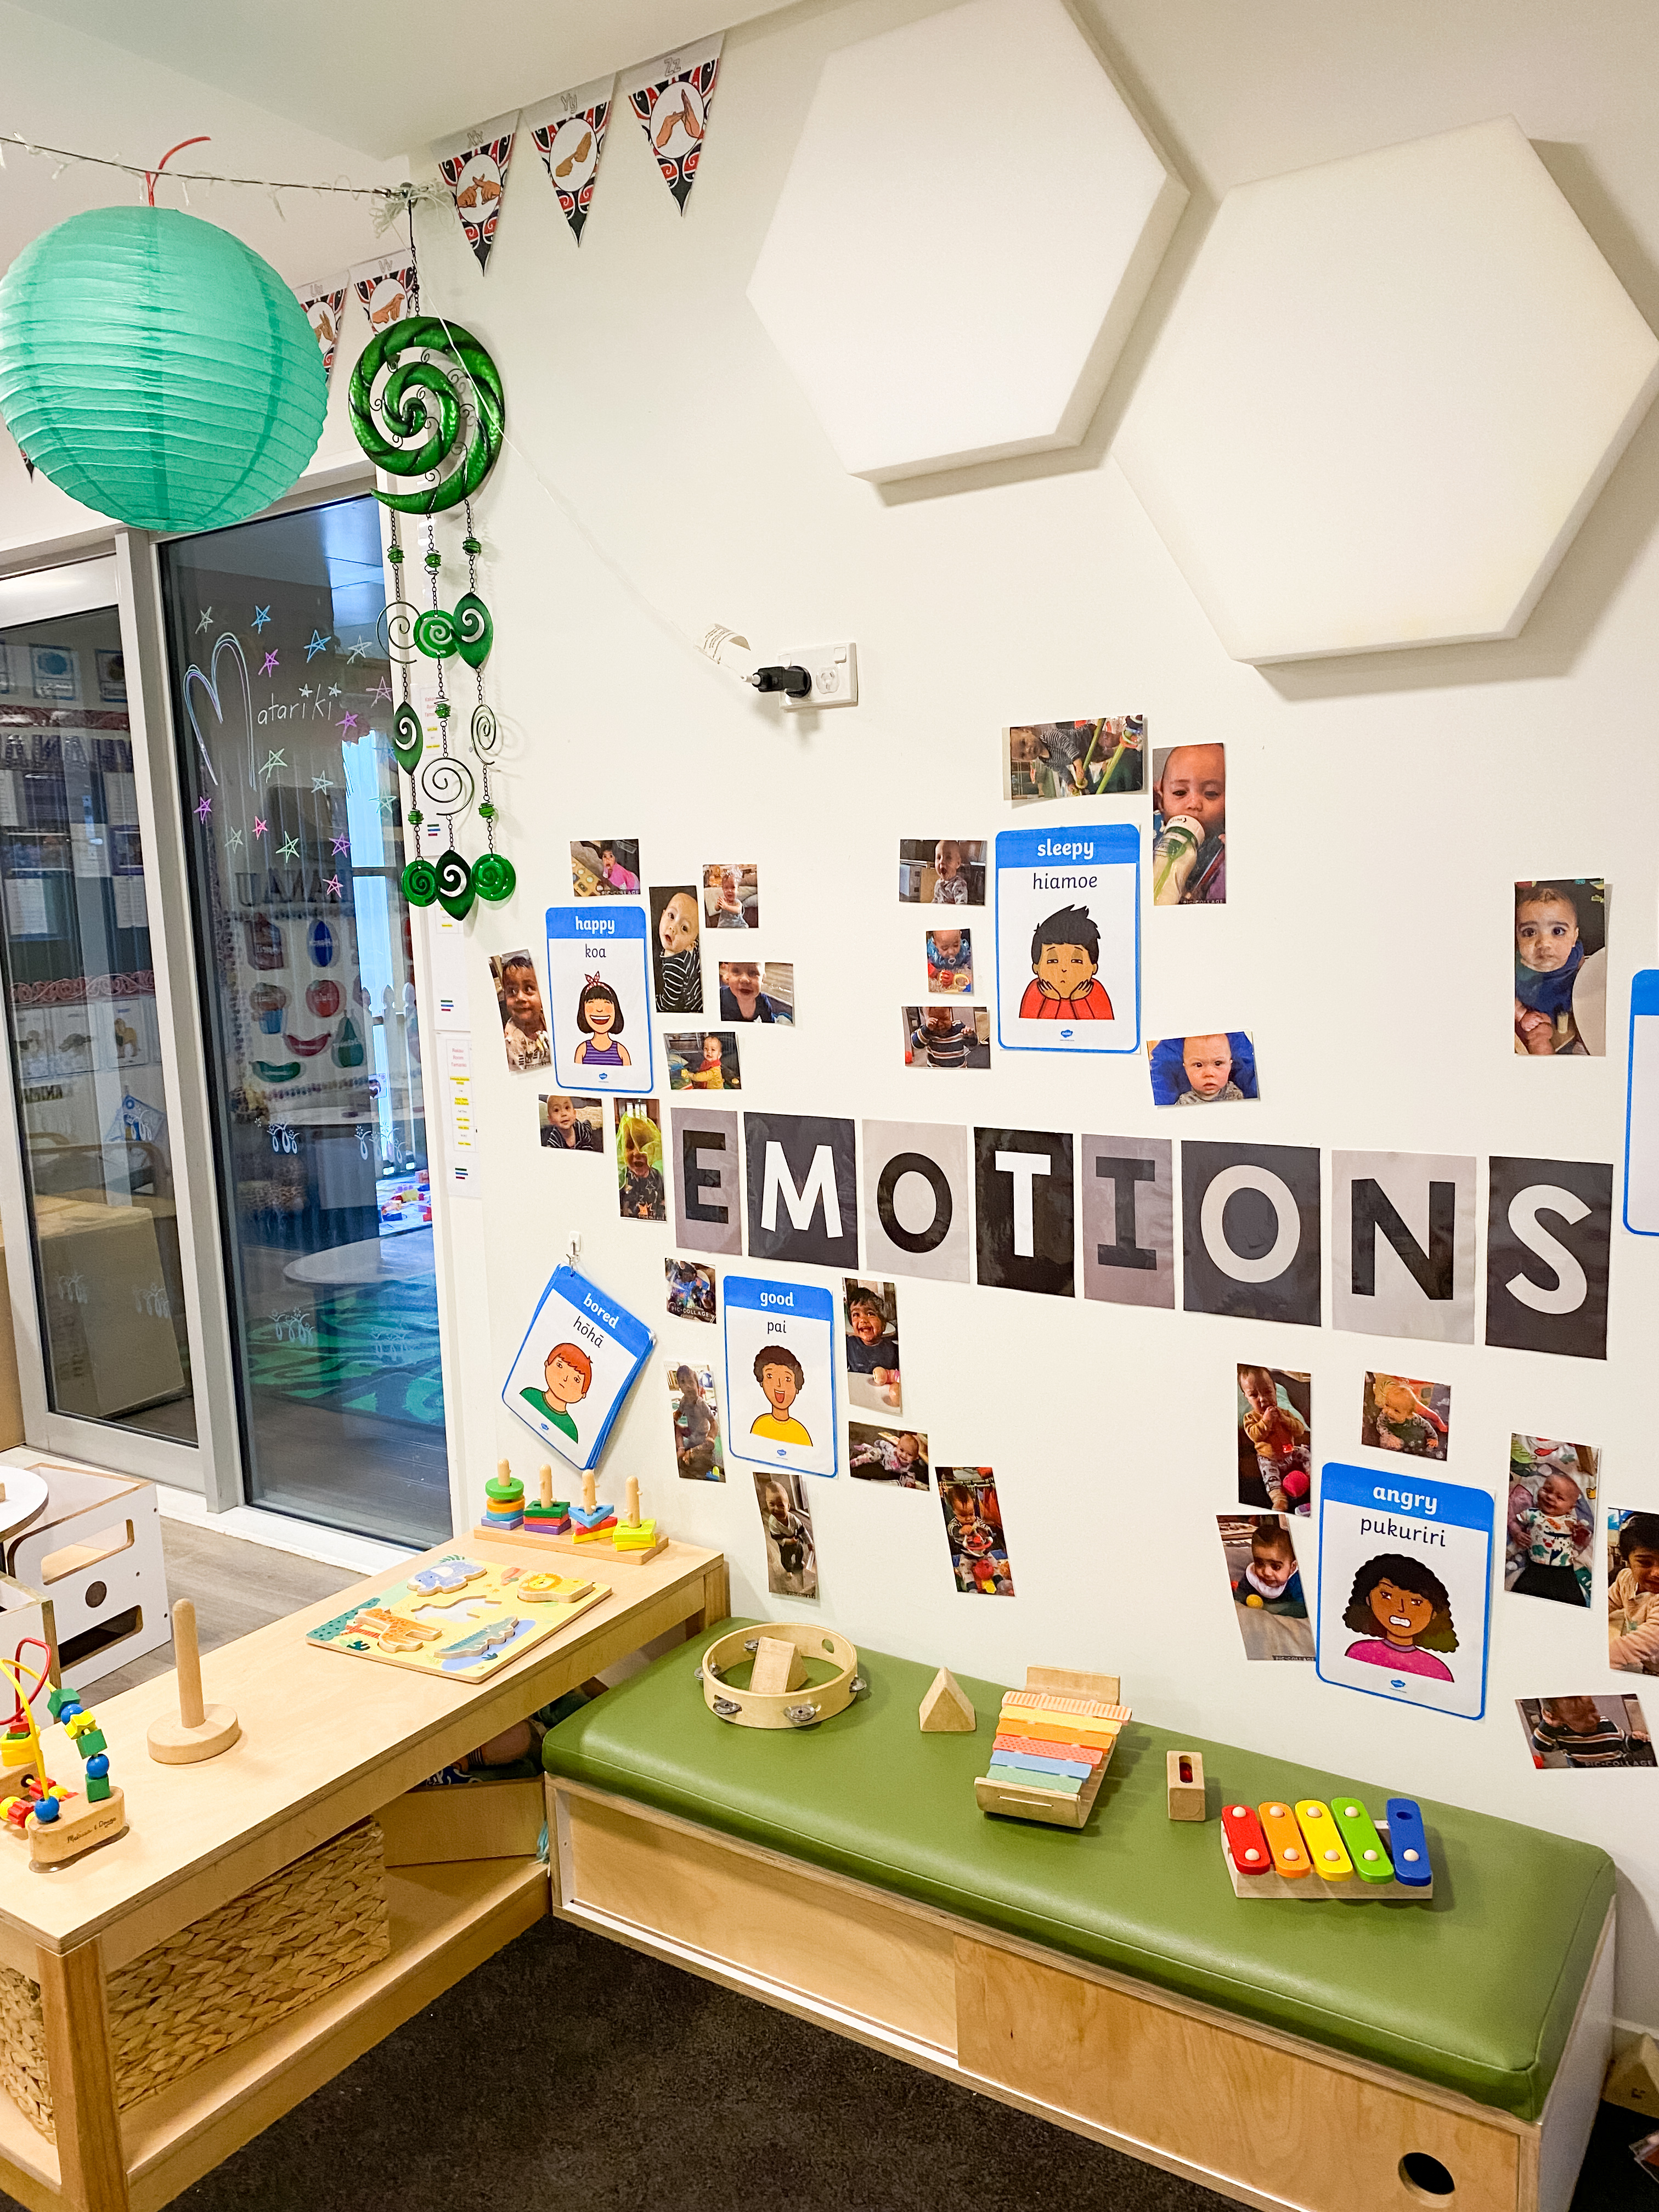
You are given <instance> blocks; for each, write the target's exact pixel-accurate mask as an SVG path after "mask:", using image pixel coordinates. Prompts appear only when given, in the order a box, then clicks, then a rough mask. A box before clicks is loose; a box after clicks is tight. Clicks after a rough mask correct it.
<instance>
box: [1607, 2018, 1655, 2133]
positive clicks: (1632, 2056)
mask: <svg viewBox="0 0 1659 2212" xmlns="http://www.w3.org/2000/svg"><path fill="white" fill-rule="evenodd" d="M1601 2094H1602V2096H1603V2098H1604V2099H1605V2100H1606V2101H1607V2103H1608V2104H1609V2105H1622V2106H1624V2108H1625V2110H1626V2112H1645V2113H1646V2114H1647V2116H1648V2118H1650V2119H1651V2120H1659V2045H1656V2043H1655V2042H1654V2039H1653V2038H1652V2037H1651V2036H1650V2035H1640V2036H1638V2038H1637V2039H1636V2041H1635V2042H1634V2043H1632V2045H1631V2046H1630V2048H1629V2050H1627V2051H1626V2053H1625V2055H1624V2057H1622V2058H1618V2059H1615V2060H1614V2061H1613V2069H1612V2071H1611V2072H1610V2073H1609V2074H1608V2075H1607V2081H1606V2082H1605V2083H1604V2084H1603V2086H1602V2090H1601Z"/></svg>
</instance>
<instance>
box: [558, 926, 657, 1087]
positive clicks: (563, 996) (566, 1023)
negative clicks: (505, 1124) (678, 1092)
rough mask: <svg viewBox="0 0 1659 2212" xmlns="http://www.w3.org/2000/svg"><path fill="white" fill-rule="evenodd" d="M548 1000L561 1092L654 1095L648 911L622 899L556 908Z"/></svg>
mask: <svg viewBox="0 0 1659 2212" xmlns="http://www.w3.org/2000/svg"><path fill="white" fill-rule="evenodd" d="M547 994H548V1000H549V1003H550V1009H551V1012H552V1017H553V1073H554V1075H555V1077H556V1079H557V1081H558V1083H559V1085H560V1086H561V1088H562V1090H564V1091H567V1092H580V1091H586V1092H590V1093H591V1092H593V1091H612V1092H615V1093H617V1094H618V1095H619V1096H622V1097H629V1098H635V1097H647V1096H648V1095H649V1093H650V1091H651V1090H652V1089H653V1064H652V1057H651V973H650V966H649V960H648V954H647V942H646V927H645V913H644V910H643V908H640V907H637V906H632V905H629V904H627V903H625V902H623V900H621V899H617V900H614V901H612V900H602V901H596V902H594V903H593V904H592V905H586V906H550V907H549V908H548V909H547Z"/></svg>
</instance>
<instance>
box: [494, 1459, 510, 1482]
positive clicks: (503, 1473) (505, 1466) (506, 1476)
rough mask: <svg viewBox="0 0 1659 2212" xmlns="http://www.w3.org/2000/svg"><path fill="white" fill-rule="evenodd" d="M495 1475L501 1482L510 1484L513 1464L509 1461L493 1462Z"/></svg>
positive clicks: (499, 1460)
mask: <svg viewBox="0 0 1659 2212" xmlns="http://www.w3.org/2000/svg"><path fill="white" fill-rule="evenodd" d="M495 1473H496V1474H497V1476H498V1477H499V1478H500V1480H501V1481H502V1482H511V1481H512V1480H513V1462H511V1461H510V1460H505V1459H498V1460H497V1461H496V1462H495Z"/></svg>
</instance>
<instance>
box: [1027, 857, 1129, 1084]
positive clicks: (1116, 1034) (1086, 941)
mask: <svg viewBox="0 0 1659 2212" xmlns="http://www.w3.org/2000/svg"><path fill="white" fill-rule="evenodd" d="M996 958H997V1042H998V1043H999V1044H1000V1045H1001V1046H1002V1048H1003V1049H1004V1051H1005V1052H1138V1051H1139V1049H1140V831H1139V829H1138V828H1137V827H1136V825H1135V824H1134V823H1132V822H1109V823H1076V822H1066V823H1062V824H1059V825H1056V827H1054V829H1003V830H1000V831H999V833H998V836H997V841H996Z"/></svg>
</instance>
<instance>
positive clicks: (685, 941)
mask: <svg viewBox="0 0 1659 2212" xmlns="http://www.w3.org/2000/svg"><path fill="white" fill-rule="evenodd" d="M650 899H651V968H652V976H653V981H654V982H655V985H656V992H657V1012H659V1014H700V1013H701V1012H702V937H701V922H700V920H699V916H698V910H697V894H696V890H694V888H693V887H692V885H691V884H653V886H652V889H651V894H650Z"/></svg>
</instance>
